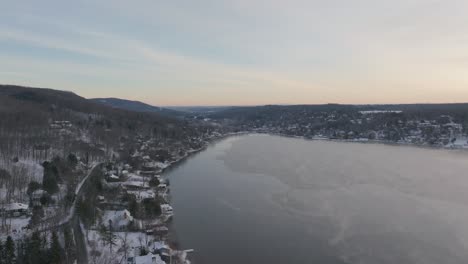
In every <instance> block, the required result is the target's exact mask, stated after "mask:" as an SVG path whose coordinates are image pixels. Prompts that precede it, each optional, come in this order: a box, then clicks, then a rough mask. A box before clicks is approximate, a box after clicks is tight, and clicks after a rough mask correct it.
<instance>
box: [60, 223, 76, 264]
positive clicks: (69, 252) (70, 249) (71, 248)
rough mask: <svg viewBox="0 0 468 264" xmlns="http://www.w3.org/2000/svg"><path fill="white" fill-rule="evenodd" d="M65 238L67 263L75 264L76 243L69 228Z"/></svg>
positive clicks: (64, 234) (66, 230) (64, 233)
mask: <svg viewBox="0 0 468 264" xmlns="http://www.w3.org/2000/svg"><path fill="white" fill-rule="evenodd" d="M63 237H64V242H65V259H66V262H67V263H73V260H74V259H75V243H74V241H73V237H72V234H71V232H70V229H69V228H66V229H65V230H64V231H63Z"/></svg>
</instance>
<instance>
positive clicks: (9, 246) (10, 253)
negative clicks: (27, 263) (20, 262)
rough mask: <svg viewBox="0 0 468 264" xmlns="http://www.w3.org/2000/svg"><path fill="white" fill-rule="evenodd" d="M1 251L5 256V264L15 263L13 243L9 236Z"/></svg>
mask: <svg viewBox="0 0 468 264" xmlns="http://www.w3.org/2000/svg"><path fill="white" fill-rule="evenodd" d="M3 251H4V256H5V258H4V259H5V263H15V261H16V255H15V242H13V239H12V238H11V236H8V237H7V240H6V242H5V248H4V249H3Z"/></svg>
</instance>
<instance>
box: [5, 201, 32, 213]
mask: <svg viewBox="0 0 468 264" xmlns="http://www.w3.org/2000/svg"><path fill="white" fill-rule="evenodd" d="M28 208H29V205H27V204H23V203H10V204H7V205H5V206H4V207H3V209H5V210H6V211H15V210H28Z"/></svg>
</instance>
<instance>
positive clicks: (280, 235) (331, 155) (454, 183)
mask: <svg viewBox="0 0 468 264" xmlns="http://www.w3.org/2000/svg"><path fill="white" fill-rule="evenodd" d="M166 176H167V177H168V178H169V179H170V181H171V192H172V196H173V201H172V203H173V206H174V211H175V217H174V226H175V230H176V231H177V237H178V240H179V242H180V243H181V246H182V247H184V248H194V249H196V252H197V253H196V260H197V263H199V264H219V263H224V264H234V263H235V264H239V263H243V264H250V263H252V264H253V263H255V264H258V263H278V264H279V263H281V264H284V263H303V264H306V263H307V264H310V263H320V264H327V263H365V264H374V263H379V264H387V263H388V264H395V263H399V264H405V263H408V264H409V263H418V264H419V263H421V264H422V263H424V264H432V263H434V264H440V263H444V264H449V263H468V152H462V151H455V150H453V151H450V150H436V149H424V148H416V147H405V146H390V145H382V144H359V143H344V142H329V141H307V140H302V139H293V138H284V137H278V136H268V135H246V136H238V137H231V138H228V139H225V140H222V141H220V142H218V143H216V144H213V145H211V146H210V147H209V148H208V149H207V150H205V151H203V152H200V153H198V154H196V155H195V156H193V157H192V158H190V159H188V160H186V161H185V162H183V163H181V164H180V165H179V166H177V167H176V168H174V169H172V170H171V171H168V172H167V173H166Z"/></svg>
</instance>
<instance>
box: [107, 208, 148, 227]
mask: <svg viewBox="0 0 468 264" xmlns="http://www.w3.org/2000/svg"><path fill="white" fill-rule="evenodd" d="M102 222H103V224H105V225H107V224H109V225H111V227H112V230H114V231H124V230H127V229H128V228H130V227H133V228H137V229H142V228H143V225H142V223H141V221H139V220H136V219H134V218H133V216H132V215H131V214H130V212H129V211H128V210H127V209H124V210H119V211H104V214H103V216H102Z"/></svg>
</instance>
